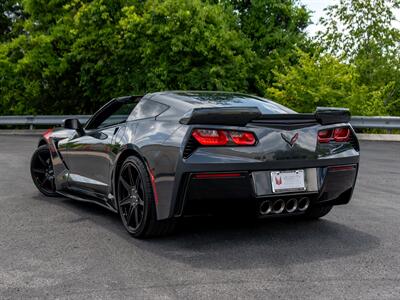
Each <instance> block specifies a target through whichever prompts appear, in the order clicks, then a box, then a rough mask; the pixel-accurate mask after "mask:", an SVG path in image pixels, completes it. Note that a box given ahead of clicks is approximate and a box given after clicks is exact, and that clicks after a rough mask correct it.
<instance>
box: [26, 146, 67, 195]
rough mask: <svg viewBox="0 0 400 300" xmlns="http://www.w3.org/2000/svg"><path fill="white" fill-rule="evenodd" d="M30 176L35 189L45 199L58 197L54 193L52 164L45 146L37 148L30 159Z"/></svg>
mask: <svg viewBox="0 0 400 300" xmlns="http://www.w3.org/2000/svg"><path fill="white" fill-rule="evenodd" d="M30 169H31V176H32V180H33V183H34V184H35V186H36V187H37V189H38V190H39V191H40V192H41V193H42V194H43V195H45V196H47V197H59V196H60V195H59V194H58V193H57V191H56V186H55V176H54V170H53V164H52V161H51V158H50V150H49V147H48V146H47V145H42V146H40V147H38V148H37V149H36V150H35V152H34V153H33V155H32V158H31V166H30Z"/></svg>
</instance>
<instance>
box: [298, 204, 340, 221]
mask: <svg viewBox="0 0 400 300" xmlns="http://www.w3.org/2000/svg"><path fill="white" fill-rule="evenodd" d="M332 207H333V206H332V205H324V206H310V208H309V209H308V210H307V211H306V212H305V214H304V215H303V218H305V219H308V220H318V219H319V218H322V217H324V216H326V215H327V214H328V213H329V212H330V211H331V210H332Z"/></svg>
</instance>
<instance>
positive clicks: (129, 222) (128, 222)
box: [126, 205, 135, 226]
mask: <svg viewBox="0 0 400 300" xmlns="http://www.w3.org/2000/svg"><path fill="white" fill-rule="evenodd" d="M134 209H135V208H134V206H133V205H131V206H129V208H128V214H127V216H126V224H127V225H128V226H129V224H131V220H132V213H133V210H134Z"/></svg>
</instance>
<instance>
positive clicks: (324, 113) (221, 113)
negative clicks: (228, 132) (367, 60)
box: [179, 107, 351, 126]
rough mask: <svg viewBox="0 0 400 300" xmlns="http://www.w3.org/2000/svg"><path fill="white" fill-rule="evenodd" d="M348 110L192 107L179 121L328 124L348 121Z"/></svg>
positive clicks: (227, 123)
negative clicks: (270, 111) (309, 111)
mask: <svg viewBox="0 0 400 300" xmlns="http://www.w3.org/2000/svg"><path fill="white" fill-rule="evenodd" d="M350 116H351V115H350V111H349V110H348V109H347V108H335V107H317V109H316V111H315V112H314V113H313V114H262V113H261V112H260V110H259V109H258V108H257V107H211V108H194V109H193V110H192V111H191V113H189V114H187V115H185V116H184V117H183V118H182V119H181V120H180V121H179V122H180V123H181V124H185V125H191V124H197V125H201V124H205V125H232V126H245V125H246V124H248V123H249V122H251V121H266V122H271V123H275V122H279V123H293V122H296V121H297V122H307V123H316V122H318V123H320V124H321V125H329V124H336V123H348V122H349V121H350Z"/></svg>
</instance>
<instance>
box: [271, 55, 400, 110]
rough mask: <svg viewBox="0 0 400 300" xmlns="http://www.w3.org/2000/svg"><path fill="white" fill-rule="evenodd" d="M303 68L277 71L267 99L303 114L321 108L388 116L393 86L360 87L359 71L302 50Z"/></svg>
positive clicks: (295, 66)
mask: <svg viewBox="0 0 400 300" xmlns="http://www.w3.org/2000/svg"><path fill="white" fill-rule="evenodd" d="M298 55H299V57H300V60H299V64H298V65H294V66H287V67H286V68H285V70H284V71H275V72H274V73H275V79H276V82H275V83H274V85H273V87H269V88H268V87H267V95H268V96H270V97H271V98H272V99H274V100H276V101H277V102H280V103H282V104H284V105H287V106H288V107H291V108H293V109H294V110H296V111H299V112H312V111H314V110H315V109H316V107H317V106H328V107H329V106H332V107H347V108H350V111H351V112H352V113H353V114H355V115H375V114H377V115H380V114H385V113H386V108H385V106H384V105H383V102H384V97H385V95H386V93H387V90H388V89H391V88H392V86H391V85H390V84H389V85H387V86H381V87H378V88H375V87H371V86H367V85H363V84H362V83H360V80H359V74H358V72H357V68H356V67H355V66H354V65H353V64H347V63H343V62H341V61H340V60H339V59H338V58H336V57H334V56H332V55H330V54H323V53H315V54H313V55H310V54H308V53H304V52H302V51H300V50H298Z"/></svg>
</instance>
